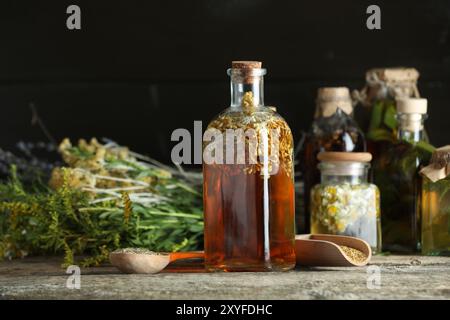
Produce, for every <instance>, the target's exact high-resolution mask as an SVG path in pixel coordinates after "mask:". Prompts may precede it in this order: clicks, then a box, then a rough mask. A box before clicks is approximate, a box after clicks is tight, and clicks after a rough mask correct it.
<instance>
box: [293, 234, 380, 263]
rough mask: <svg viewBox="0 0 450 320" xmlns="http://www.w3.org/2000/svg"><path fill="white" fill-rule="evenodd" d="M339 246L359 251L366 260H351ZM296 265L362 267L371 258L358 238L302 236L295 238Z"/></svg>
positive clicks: (365, 245)
mask: <svg viewBox="0 0 450 320" xmlns="http://www.w3.org/2000/svg"><path fill="white" fill-rule="evenodd" d="M340 246H346V247H349V248H353V249H356V250H359V251H361V252H362V253H363V254H364V255H365V256H366V257H367V258H366V259H364V260H362V261H355V260H354V259H351V258H350V257H349V256H348V255H347V254H346V253H345V252H344V250H343V249H342V248H341V247H340ZM295 252H296V256H297V265H302V266H337V267H351V266H356V267H362V266H365V265H366V264H367V263H368V262H369V261H370V258H371V257H372V249H371V248H370V246H369V244H368V243H367V242H366V241H364V240H361V239H359V238H354V237H347V236H335V235H327V234H315V235H312V234H303V235H296V236H295Z"/></svg>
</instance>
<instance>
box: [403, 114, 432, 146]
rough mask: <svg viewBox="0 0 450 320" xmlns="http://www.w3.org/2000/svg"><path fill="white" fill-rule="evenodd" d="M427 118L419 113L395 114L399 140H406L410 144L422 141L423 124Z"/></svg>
mask: <svg viewBox="0 0 450 320" xmlns="http://www.w3.org/2000/svg"><path fill="white" fill-rule="evenodd" d="M426 118H427V115H426V114H420V113H399V114H397V121H398V133H397V138H398V139H399V140H407V141H411V142H419V141H421V140H424V138H425V131H424V122H425V120H426Z"/></svg>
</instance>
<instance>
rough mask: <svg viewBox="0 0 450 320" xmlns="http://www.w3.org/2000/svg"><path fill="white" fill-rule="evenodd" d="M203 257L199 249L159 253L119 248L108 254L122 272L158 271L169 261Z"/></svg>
mask: <svg viewBox="0 0 450 320" xmlns="http://www.w3.org/2000/svg"><path fill="white" fill-rule="evenodd" d="M196 258H204V253H203V252H201V251H195V252H171V253H159V252H153V251H149V250H145V249H133V248H129V249H120V250H116V251H114V252H112V253H111V254H110V255H109V260H110V261H111V264H112V265H113V266H115V267H116V268H117V269H119V270H120V271H122V272H124V273H146V274H152V273H158V272H161V271H162V270H164V268H165V267H167V265H168V264H169V263H171V262H174V261H177V260H182V259H196Z"/></svg>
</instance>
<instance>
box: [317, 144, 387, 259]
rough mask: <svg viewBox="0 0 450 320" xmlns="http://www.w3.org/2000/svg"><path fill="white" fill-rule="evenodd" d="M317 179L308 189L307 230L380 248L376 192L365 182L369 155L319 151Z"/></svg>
mask: <svg viewBox="0 0 450 320" xmlns="http://www.w3.org/2000/svg"><path fill="white" fill-rule="evenodd" d="M317 158H318V159H319V161H320V163H319V165H318V167H319V170H320V173H321V183H320V184H318V185H316V186H314V187H313V189H312V190H311V233H312V234H320V233H325V234H335V235H346V236H352V237H357V238H360V239H363V240H365V241H366V242H367V243H369V245H370V246H371V248H372V250H373V251H374V252H379V251H380V249H381V226H380V192H379V190H378V188H377V186H375V185H374V184H371V183H369V182H368V178H367V176H368V170H369V168H370V161H371V160H372V155H371V154H370V153H367V152H321V153H319V154H318V156H317Z"/></svg>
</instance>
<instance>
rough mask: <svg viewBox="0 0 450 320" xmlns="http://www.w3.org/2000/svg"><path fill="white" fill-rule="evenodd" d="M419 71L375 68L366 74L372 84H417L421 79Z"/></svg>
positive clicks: (413, 69) (401, 68)
mask: <svg viewBox="0 0 450 320" xmlns="http://www.w3.org/2000/svg"><path fill="white" fill-rule="evenodd" d="M419 75H420V74H419V71H417V69H415V68H403V67H400V68H374V69H370V70H368V71H367V72H366V80H367V82H368V83H371V82H379V81H383V82H387V83H396V82H397V83H400V82H414V83H415V82H417V80H418V79H419Z"/></svg>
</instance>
